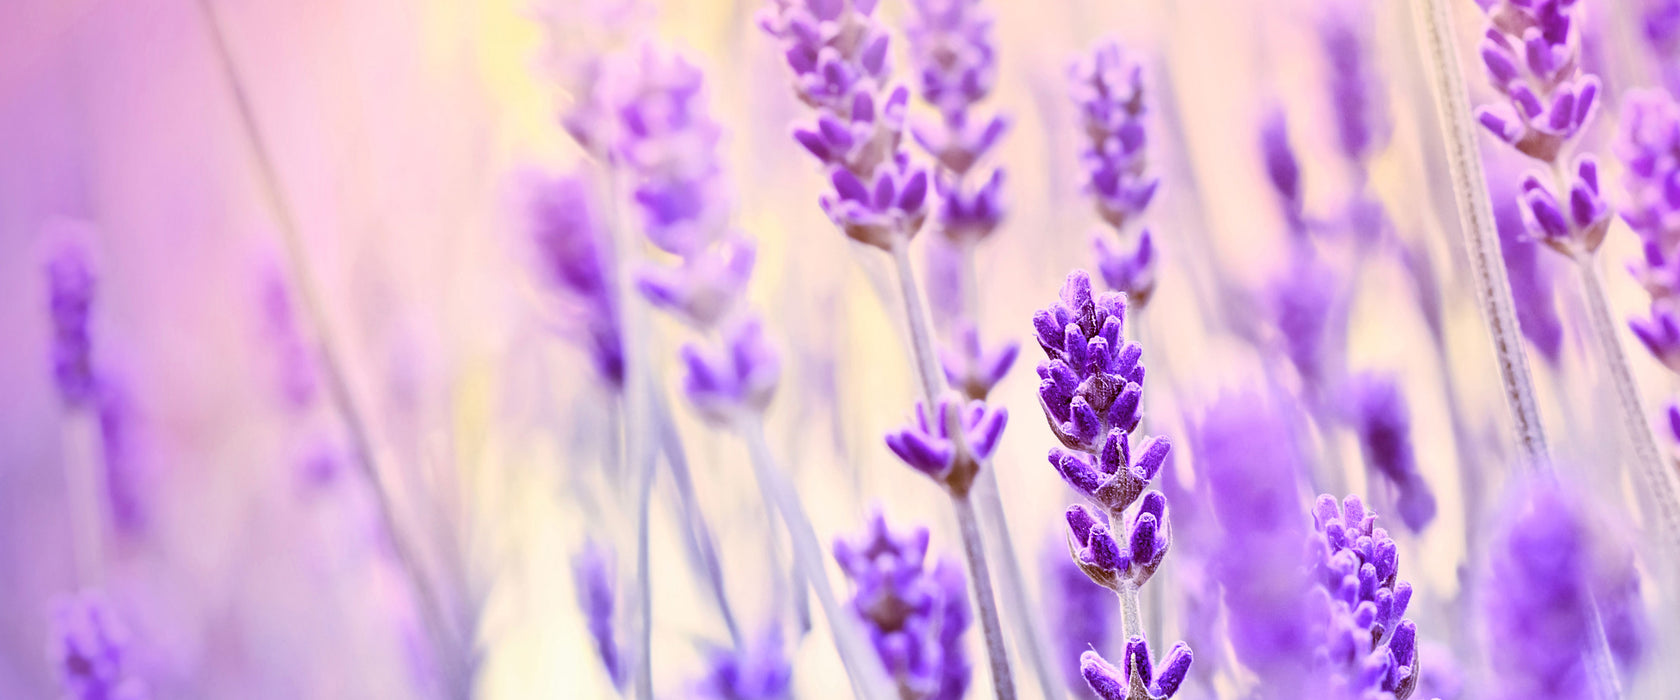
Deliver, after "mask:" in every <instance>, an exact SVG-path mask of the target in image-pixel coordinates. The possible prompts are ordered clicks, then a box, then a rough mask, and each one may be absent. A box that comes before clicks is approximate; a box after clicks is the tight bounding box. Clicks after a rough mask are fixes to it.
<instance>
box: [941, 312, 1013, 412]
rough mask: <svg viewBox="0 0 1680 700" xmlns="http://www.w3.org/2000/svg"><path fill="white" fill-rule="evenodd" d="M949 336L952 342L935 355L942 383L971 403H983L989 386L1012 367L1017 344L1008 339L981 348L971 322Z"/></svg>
mask: <svg viewBox="0 0 1680 700" xmlns="http://www.w3.org/2000/svg"><path fill="white" fill-rule="evenodd" d="M953 335H955V340H954V341H953V342H952V343H951V344H950V345H947V346H946V347H944V348H941V350H940V353H939V365H940V368H941V369H942V370H944V372H945V381H947V382H950V384H951V386H953V387H956V388H957V389H959V390H961V391H962V393H963V395H964V396H966V397H968V398H969V399H971V400H976V401H981V400H985V398H986V396H987V395H988V394H990V393H991V392H992V387H994V386H997V383H998V382H1000V381H1003V377H1004V375H1006V374H1008V373H1009V368H1010V367H1013V366H1014V365H1015V358H1016V357H1017V356H1019V355H1020V354H1021V344H1020V343H1017V342H1015V341H1013V340H1009V341H1005V342H1004V343H1003V344H1002V345H999V346H998V347H995V348H983V347H981V346H980V332H979V331H977V330H975V328H974V325H973V324H971V323H964V324H963V325H962V326H961V327H960V328H958V329H957V330H956V332H955V333H954V334H953Z"/></svg>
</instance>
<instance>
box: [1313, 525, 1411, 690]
mask: <svg viewBox="0 0 1680 700" xmlns="http://www.w3.org/2000/svg"><path fill="white" fill-rule="evenodd" d="M1376 521H1377V515H1376V513H1373V512H1370V511H1367V510H1366V509H1365V504H1364V503H1362V502H1361V501H1360V500H1359V498H1358V497H1357V496H1348V497H1347V499H1346V500H1345V501H1343V502H1342V504H1341V505H1339V506H1338V504H1337V503H1336V499H1335V498H1334V497H1332V496H1330V495H1328V494H1325V495H1321V496H1319V497H1318V504H1317V505H1316V506H1315V507H1314V508H1313V523H1314V527H1315V528H1316V529H1317V533H1315V536H1314V537H1313V539H1312V540H1311V542H1312V548H1313V549H1314V550H1316V552H1317V556H1316V561H1315V562H1314V569H1315V571H1316V574H1317V579H1318V585H1319V587H1320V588H1319V589H1318V590H1319V591H1320V592H1321V594H1322V601H1323V605H1324V607H1326V608H1328V612H1329V618H1328V626H1327V628H1326V633H1325V639H1324V643H1323V645H1322V646H1320V647H1319V649H1318V651H1317V652H1316V654H1315V662H1316V663H1319V664H1322V665H1323V667H1324V671H1325V678H1323V680H1324V681H1325V682H1326V683H1327V684H1328V687H1329V691H1330V692H1331V693H1332V695H1331V697H1338V698H1369V697H1385V698H1394V699H1396V700H1406V698H1408V697H1410V696H1411V695H1412V692H1413V691H1414V690H1416V689H1417V684H1418V679H1419V673H1418V666H1417V626H1416V625H1414V624H1413V623H1412V621H1411V620H1407V619H1405V617H1404V616H1405V614H1406V606H1407V604H1408V603H1410V602H1411V599H1412V586H1411V584H1409V583H1406V582H1405V581H1400V580H1399V573H1400V556H1399V553H1398V549H1397V548H1396V546H1395V544H1394V540H1392V539H1390V538H1389V536H1388V532H1387V531H1385V530H1383V529H1382V528H1380V527H1376Z"/></svg>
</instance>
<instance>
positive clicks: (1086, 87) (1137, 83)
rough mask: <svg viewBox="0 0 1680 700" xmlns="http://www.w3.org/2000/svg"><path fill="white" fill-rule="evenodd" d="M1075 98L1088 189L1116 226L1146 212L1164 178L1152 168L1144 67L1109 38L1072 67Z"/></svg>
mask: <svg viewBox="0 0 1680 700" xmlns="http://www.w3.org/2000/svg"><path fill="white" fill-rule="evenodd" d="M1071 76H1072V82H1073V91H1072V94H1073V100H1074V103H1075V104H1076V105H1077V106H1078V108H1079V112H1080V115H1081V118H1082V122H1083V126H1084V131H1085V135H1086V138H1087V142H1086V146H1085V147H1084V150H1083V152H1082V153H1081V156H1080V161H1081V164H1082V165H1083V166H1084V169H1085V190H1086V192H1087V193H1089V194H1090V195H1092V197H1093V198H1094V199H1095V200H1096V205H1097V213H1098V214H1099V215H1100V216H1102V218H1103V220H1104V221H1105V222H1107V223H1108V225H1109V226H1111V227H1113V228H1114V229H1116V230H1119V229H1121V228H1123V227H1124V226H1125V224H1126V222H1127V221H1129V220H1131V219H1133V218H1136V217H1137V216H1139V215H1141V214H1142V213H1143V211H1144V209H1146V208H1147V207H1148V206H1149V203H1150V201H1151V200H1153V199H1154V197H1155V192H1156V189H1157V188H1158V187H1159V186H1160V179H1159V178H1157V177H1155V176H1154V175H1152V174H1150V173H1149V172H1148V169H1147V158H1146V155H1147V153H1146V151H1147V143H1146V142H1147V138H1146V134H1147V131H1146V129H1145V126H1144V114H1145V100H1144V90H1143V68H1142V65H1141V64H1139V63H1137V62H1136V61H1134V60H1132V59H1131V58H1130V57H1128V56H1126V55H1124V54H1123V53H1122V51H1121V49H1120V46H1119V45H1118V44H1115V43H1113V42H1106V43H1103V44H1101V45H1099V46H1097V48H1096V49H1094V50H1093V51H1092V52H1091V53H1090V54H1089V55H1088V56H1086V57H1085V58H1083V59H1082V60H1081V61H1080V62H1079V63H1078V64H1076V65H1075V66H1074V67H1073V68H1072V70H1071Z"/></svg>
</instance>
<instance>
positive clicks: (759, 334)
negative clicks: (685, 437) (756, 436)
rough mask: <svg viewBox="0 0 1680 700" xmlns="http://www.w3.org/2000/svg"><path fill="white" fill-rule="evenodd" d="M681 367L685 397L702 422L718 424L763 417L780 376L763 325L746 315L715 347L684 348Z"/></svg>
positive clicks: (779, 366) (727, 329) (695, 344)
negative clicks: (762, 414)
mask: <svg viewBox="0 0 1680 700" xmlns="http://www.w3.org/2000/svg"><path fill="white" fill-rule="evenodd" d="M682 361H683V366H684V367H685V368H686V370H687V371H686V373H685V375H684V377H683V393H684V394H685V395H687V396H688V400H689V402H691V403H693V404H694V407H695V409H696V410H698V411H699V412H700V415H701V416H702V417H703V418H705V419H707V420H709V421H712V422H714V423H720V424H727V423H730V422H731V421H733V420H735V419H737V418H740V417H742V416H747V415H753V414H760V413H763V412H764V409H765V408H767V407H769V405H770V400H771V399H772V398H774V397H775V395H776V384H777V383H778V382H779V381H780V380H781V374H782V363H781V358H780V356H779V355H777V353H776V349H775V348H773V347H771V346H770V341H769V339H767V338H765V336H764V324H763V323H762V322H761V321H760V320H759V318H758V316H757V315H750V314H749V315H747V316H745V317H742V318H739V319H736V320H735V321H734V322H732V323H730V324H729V325H727V326H726V327H725V328H724V329H723V332H722V337H721V338H720V339H719V346H717V347H709V346H707V345H703V344H702V343H701V342H691V343H688V344H685V345H683V347H682Z"/></svg>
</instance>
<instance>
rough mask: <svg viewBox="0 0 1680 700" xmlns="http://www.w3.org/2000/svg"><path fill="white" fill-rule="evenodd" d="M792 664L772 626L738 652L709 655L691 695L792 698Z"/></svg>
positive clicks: (724, 699)
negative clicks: (708, 660) (706, 664)
mask: <svg viewBox="0 0 1680 700" xmlns="http://www.w3.org/2000/svg"><path fill="white" fill-rule="evenodd" d="M792 686H793V664H792V662H791V660H789V659H788V657H787V653H786V652H785V651H784V650H783V644H782V635H781V632H780V631H779V630H778V629H777V628H776V627H774V626H772V627H770V628H769V629H768V630H767V631H766V632H765V633H764V634H761V635H760V636H758V637H757V638H755V639H752V640H750V641H749V642H747V643H745V644H743V645H742V646H741V647H740V648H737V649H732V650H731V649H719V650H715V651H713V652H712V654H711V659H710V662H709V664H708V667H707V670H706V675H705V676H704V677H703V678H702V679H701V680H700V681H699V682H698V683H696V684H695V687H694V688H693V691H692V693H691V696H692V697H694V698H697V699H699V698H704V699H705V700H785V699H786V698H790V697H792Z"/></svg>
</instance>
